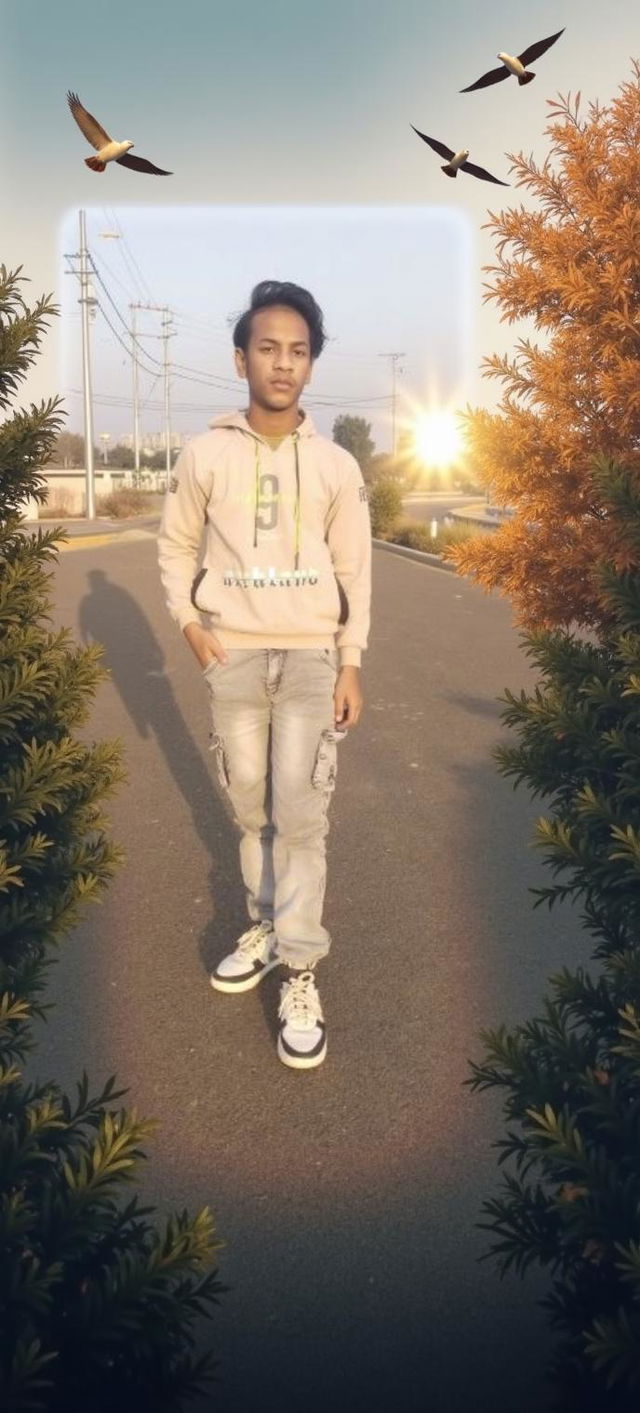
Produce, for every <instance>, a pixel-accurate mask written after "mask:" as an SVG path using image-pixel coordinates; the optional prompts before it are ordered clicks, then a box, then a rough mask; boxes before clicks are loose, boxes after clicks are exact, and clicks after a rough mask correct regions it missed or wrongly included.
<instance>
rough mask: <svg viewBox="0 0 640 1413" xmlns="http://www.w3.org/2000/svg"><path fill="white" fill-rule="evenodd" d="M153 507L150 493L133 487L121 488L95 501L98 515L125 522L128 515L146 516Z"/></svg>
mask: <svg viewBox="0 0 640 1413" xmlns="http://www.w3.org/2000/svg"><path fill="white" fill-rule="evenodd" d="M153 506H154V501H153V498H152V495H151V493H150V492H149V491H141V490H137V489H136V487H135V486H122V487H121V488H120V489H119V490H117V491H111V492H110V494H109V495H106V496H98V498H97V500H96V511H97V513H98V515H110V516H112V517H113V519H115V520H126V519H127V517H128V516H130V515H148V514H149V513H150V512H151V511H152V510H153Z"/></svg>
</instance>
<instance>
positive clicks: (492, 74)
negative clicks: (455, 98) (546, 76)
mask: <svg viewBox="0 0 640 1413" xmlns="http://www.w3.org/2000/svg"><path fill="white" fill-rule="evenodd" d="M561 34H564V29H559V30H558V33H557V34H552V35H550V36H549V38H548V39H538V40H537V41H536V43H535V44H530V45H529V48H528V49H523V51H522V53H521V54H518V55H513V54H504V53H502V52H501V53H500V54H498V58H499V59H502V63H501V65H500V68H499V69H490V70H489V72H488V73H487V74H483V75H482V78H479V79H476V81H475V83H470V84H469V87H468V88H461V89H460V92H461V93H473V90H474V89H475V88H488V87H489V85H490V84H492V83H501V82H502V80H503V79H506V78H509V76H510V75H511V74H513V75H514V77H515V78H517V80H518V83H519V84H520V85H523V84H525V83H531V81H532V79H534V78H535V74H532V73H531V72H527V67H526V66H527V64H533V62H534V60H535V59H539V58H540V55H541V54H546V52H547V49H550V48H551V45H552V44H555V42H556V39H559V38H560V35H561Z"/></svg>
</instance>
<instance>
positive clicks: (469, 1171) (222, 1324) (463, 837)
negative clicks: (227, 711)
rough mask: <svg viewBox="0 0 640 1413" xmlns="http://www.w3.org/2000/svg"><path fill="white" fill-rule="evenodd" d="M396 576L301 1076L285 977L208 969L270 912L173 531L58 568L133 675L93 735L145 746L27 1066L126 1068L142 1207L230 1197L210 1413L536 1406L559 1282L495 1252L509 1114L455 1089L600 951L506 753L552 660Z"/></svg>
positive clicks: (480, 601)
mask: <svg viewBox="0 0 640 1413" xmlns="http://www.w3.org/2000/svg"><path fill="white" fill-rule="evenodd" d="M373 586H374V593H373V610H372V623H373V629H372V634H371V640H370V647H369V650H368V651H367V653H366V654H365V657H364V665H363V689H364V696H365V710H364V712H363V716H362V719H361V722H360V725H359V726H358V727H357V728H356V729H355V730H354V731H353V732H352V735H351V736H350V738H349V739H348V740H347V741H346V742H345V743H344V744H343V746H342V747H341V748H340V761H339V771H338V781H337V788H336V793H335V796H334V799H333V802H332V806H331V831H330V834H329V839H328V864H329V871H328V886H327V895H326V906H325V915H324V916H325V921H326V923H327V926H328V927H329V929H330V931H331V933H332V936H333V950H332V953H331V955H330V957H329V958H327V960H326V961H325V962H324V963H322V965H321V967H320V968H319V971H318V981H319V986H320V990H321V995H322V999H323V1003H324V1007H325V1014H326V1018H327V1022H328V1027H329V1052H328V1057H327V1060H326V1062H325V1064H324V1065H323V1066H321V1067H320V1068H319V1069H318V1070H316V1071H313V1072H311V1073H308V1074H304V1073H297V1072H294V1071H290V1070H287V1069H286V1068H285V1067H284V1066H283V1065H282V1064H281V1063H280V1062H279V1061H278V1059H277V1057H276V1054H275V1015H276V1008H277V997H278V977H277V973H273V974H272V975H270V976H269V977H268V978H267V979H266V980H265V982H264V983H263V986H262V987H261V988H259V989H258V990H257V991H254V992H251V993H249V994H248V995H245V996H242V997H227V996H224V995H221V994H219V993H214V992H213V991H212V990H211V988H210V986H209V984H208V978H207V972H208V969H209V967H210V966H211V964H212V963H213V961H214V959H216V958H218V957H219V956H221V955H223V954H224V953H225V952H226V951H227V950H228V949H229V944H230V943H231V942H232V940H233V939H234V938H235V937H236V936H237V935H238V934H239V933H240V932H241V931H242V930H243V929H244V927H245V926H246V925H247V919H246V916H245V912H244V900H243V891H242V883H241V877H240V870H239V863H238V856H237V836H236V835H235V833H234V832H233V830H232V828H231V826H230V824H229V821H228V818H227V815H226V813H225V811H224V809H223V807H222V806H221V804H220V802H219V799H218V797H217V794H216V790H215V787H214V785H213V783H212V782H213V780H214V776H215V772H214V769H213V758H212V756H211V754H210V752H209V751H208V749H207V748H208V732H209V716H208V698H207V692H206V687H205V685H204V683H203V681H202V679H201V677H200V674H199V670H198V666H197V663H196V662H195V659H194V658H193V657H192V656H191V654H190V651H189V649H188V646H187V644H186V642H185V641H184V639H183V638H182V637H181V635H180V634H179V633H178V631H177V629H176V628H175V627H174V626H173V624H172V623H171V621H170V620H169V618H168V615H167V613H166V609H165V606H164V602H163V599H162V596H161V592H160V586H159V579H158V574H157V568H156V555H155V542H154V540H153V538H152V535H151V533H150V532H149V538H148V539H138V540H135V541H128V542H120V543H119V542H116V541H115V540H114V541H113V542H112V543H110V544H107V545H102V544H101V545H98V546H93V547H87V548H85V549H82V548H75V547H74V550H73V552H69V551H65V552H64V553H63V554H62V555H61V556H60V561H59V565H58V568H57V570H56V576H55V620H56V621H57V622H59V623H63V624H67V625H69V626H70V627H71V628H72V629H73V630H74V633H75V634H76V636H78V637H80V638H82V637H84V638H85V639H98V640H100V641H101V642H103V643H104V644H105V646H106V660H107V663H108V665H109V667H110V669H111V673H112V676H111V680H110V681H109V682H108V683H105V684H103V685H102V686H101V687H100V689H99V691H98V694H97V696H96V700H95V703H94V707H93V710H92V713H91V720H90V723H89V724H88V725H87V726H86V727H84V728H83V734H84V735H85V736H87V737H88V738H90V739H99V738H105V737H107V738H112V737H116V736H117V737H120V738H121V739H122V741H123V743H124V748H125V757H126V763H127V769H128V783H127V785H126V786H122V787H121V788H120V790H119V792H118V794H117V796H116V797H115V798H114V799H113V800H112V801H111V802H110V803H109V804H108V805H107V812H108V814H109V817H110V819H111V821H112V833H113V835H114V836H115V838H116V839H117V840H118V841H119V842H120V843H121V844H122V846H123V847H124V848H125V850H126V854H127V860H126V864H125V865H124V867H123V868H122V869H121V870H120V872H119V874H118V876H117V878H116V880H114V882H113V884H112V885H111V888H110V889H109V892H108V894H107V895H106V898H105V901H104V902H103V903H102V904H100V905H99V906H97V907H96V906H91V907H89V908H88V909H87V912H86V914H85V917H84V919H83V921H82V923H81V924H80V925H79V926H78V928H77V929H76V930H75V931H74V933H73V935H72V936H71V937H70V938H69V939H68V940H67V941H66V942H65V944H64V946H63V948H62V951H61V956H60V962H59V965H58V966H57V967H56V968H55V969H54V971H53V973H52V981H51V988H50V991H51V993H52V999H54V1000H55V1001H56V1003H57V1005H56V1009H55V1010H54V1011H53V1012H52V1014H51V1016H50V1019H49V1021H48V1023H47V1025H46V1027H43V1028H42V1029H41V1030H40V1031H39V1035H40V1048H39V1050H38V1052H37V1056H36V1059H35V1062H34V1064H33V1066H32V1069H33V1072H34V1073H36V1074H37V1075H39V1076H40V1077H41V1078H43V1079H45V1078H55V1079H57V1080H58V1081H59V1082H61V1083H62V1084H63V1085H64V1086H65V1087H67V1088H68V1089H72V1090H73V1089H74V1087H75V1080H76V1078H77V1077H79V1075H80V1073H81V1070H82V1068H83V1067H84V1066H86V1067H87V1069H88V1071H89V1074H90V1076H91V1079H92V1082H93V1085H94V1086H95V1087H97V1086H98V1085H99V1084H101V1083H102V1082H103V1081H104V1080H105V1079H106V1078H107V1076H108V1075H109V1074H111V1073H113V1072H114V1071H115V1072H116V1073H117V1075H118V1078H119V1080H120V1081H121V1082H122V1083H123V1084H125V1085H127V1086H128V1088H129V1099H130V1102H131V1103H132V1104H135V1105H136V1106H137V1108H138V1111H139V1112H141V1113H144V1114H147V1115H153V1116H155V1117H156V1118H158V1119H159V1120H160V1125H161V1126H160V1129H159V1131H158V1134H157V1136H156V1138H155V1140H154V1141H153V1143H152V1144H151V1145H150V1148H149V1153H150V1161H149V1164H148V1165H147V1167H146V1169H145V1172H144V1191H145V1195H148V1196H149V1197H150V1198H151V1199H152V1200H153V1201H155V1202H157V1203H158V1205H159V1208H160V1209H161V1210H162V1211H163V1212H164V1211H166V1210H167V1209H171V1210H173V1209H182V1208H183V1207H185V1206H187V1207H189V1209H191V1210H192V1211H195V1210H196V1209H197V1208H198V1207H200V1206H202V1205H204V1204H205V1203H207V1204H209V1205H210V1206H211V1207H212V1209H213V1211H214V1212H215V1215H216V1220H217V1225H218V1230H219V1233H220V1235H221V1237H222V1238H223V1240H224V1242H225V1249H224V1251H223V1252H222V1254H221V1258H220V1262H219V1265H220V1274H221V1278H222V1279H223V1280H224V1281H225V1282H226V1283H227V1284H228V1285H229V1286H230V1287H231V1289H230V1291H229V1292H228V1293H227V1294H225V1295H224V1296H222V1298H221V1304H220V1307H219V1309H218V1310H217V1311H216V1312H214V1316H213V1318H212V1321H211V1324H210V1326H209V1332H210V1336H211V1338H212V1342H213V1345H214V1347H215V1349H216V1351H217V1354H218V1357H219V1359H220V1361H221V1365H220V1382H219V1384H218V1386H217V1388H216V1389H215V1391H214V1392H213V1393H212V1394H211V1395H210V1396H208V1397H207V1398H206V1399H205V1400H203V1401H201V1402H200V1403H199V1404H198V1405H197V1409H198V1410H204V1409H205V1408H206V1409H212V1410H213V1409H216V1410H223V1413H244V1410H249V1409H253V1408H254V1407H256V1406H257V1405H258V1401H259V1402H260V1403H261V1404H262V1405H264V1404H265V1403H266V1404H267V1405H268V1406H269V1407H271V1406H278V1405H280V1404H281V1405H282V1406H283V1407H285V1408H286V1409H288V1410H290V1413H299V1411H300V1413H303V1410H304V1413H326V1409H327V1407H328V1408H330V1409H331V1410H332V1413H342V1410H347V1409H348V1410H350V1413H364V1410H367V1413H382V1410H385V1413H386V1410H393V1411H394V1413H418V1411H419V1413H423V1411H424V1410H430V1413H462V1410H468V1409H469V1410H473V1413H496V1410H500V1413H533V1410H535V1413H541V1410H543V1409H544V1408H545V1403H546V1401H545V1399H544V1397H543V1394H542V1375H541V1366H542V1363H543V1361H544V1359H545V1357H546V1353H547V1350H548V1336H547V1332H546V1327H545V1325H544V1321H543V1319H542V1317H541V1315H540V1313H539V1311H538V1309H537V1307H536V1303H535V1298H536V1294H537V1293H539V1290H540V1289H542V1288H543V1287H541V1286H540V1287H539V1286H538V1284H537V1280H536V1277H535V1276H533V1277H527V1282H526V1284H525V1285H524V1286H523V1285H522V1284H521V1283H520V1282H519V1280H518V1279H517V1278H515V1277H509V1278H507V1279H506V1280H505V1281H504V1282H500V1280H499V1278H498V1275H497V1272H496V1271H495V1269H494V1267H493V1265H492V1264H490V1263H488V1262H483V1263H482V1264H479V1263H478V1257H479V1255H480V1254H481V1253H482V1252H483V1251H484V1250H485V1249H486V1244H487V1238H486V1237H485V1235H484V1234H483V1233H481V1232H479V1231H478V1230H477V1229H476V1227H475V1225H474V1224H475V1223H476V1222H477V1220H478V1219H479V1217H480V1203H481V1201H482V1199H483V1198H486V1197H488V1196H491V1195H494V1194H495V1193H496V1191H497V1189H498V1172H497V1165H496V1155H495V1153H494V1152H493V1151H492V1148H491V1142H492V1140H493V1139H495V1138H496V1137H497V1136H499V1135H501V1134H502V1133H503V1132H504V1124H503V1121H502V1116H501V1110H500V1104H499V1101H498V1100H497V1098H496V1097H495V1096H482V1095H472V1094H471V1093H470V1092H469V1090H468V1089H463V1088H462V1081H463V1080H464V1078H465V1077H466V1076H467V1075H468V1073H469V1070H468V1059H469V1058H470V1057H472V1056H473V1057H476V1058H479V1057H480V1055H481V1053H482V1047H481V1045H480V1042H479V1039H478V1032H479V1030H480V1028H482V1027H489V1026H493V1025H496V1024H498V1023H499V1022H501V1021H505V1022H507V1023H508V1024H514V1023H515V1022H517V1021H519V1020H524V1019H526V1018H528V1017H530V1016H531V1015H532V1014H534V1013H535V1012H536V1010H537V1009H538V1007H539V1003H540V997H541V995H542V993H543V991H544V985H545V980H546V978H547V976H548V975H550V974H551V973H552V972H553V971H555V970H557V968H558V967H559V965H560V964H562V963H565V962H566V963H568V964H569V965H572V964H573V963H575V962H577V960H578V959H579V958H580V957H581V956H582V955H583V954H584V951H585V944H584V942H583V941H582V940H581V937H580V933H579V929H578V925H577V922H576V920H575V919H574V918H573V917H572V915H571V914H570V912H569V911H565V912H563V911H561V910H555V909H554V912H553V913H552V914H551V915H550V914H548V913H547V912H543V911H542V910H540V909H538V910H536V911H535V912H534V911H533V908H532V899H531V897H530V895H529V894H528V892H527V889H528V887H530V886H532V885H534V884H536V883H538V884H539V883H540V882H542V881H545V880H546V878H547V875H546V873H545V872H544V870H543V868H542V865H541V863H540V861H539V858H538V855H537V853H536V852H535V851H534V850H532V849H531V847H530V841H531V837H532V824H533V821H534V819H535V818H536V817H537V815H538V814H539V813H541V812H542V811H541V809H540V808H538V807H537V806H534V805H533V804H532V802H531V801H530V800H529V797H528V795H527V792H526V790H525V789H524V788H520V789H519V790H517V791H515V792H514V790H513V788H512V785H511V783H510V781H506V780H504V779H503V778H502V777H501V776H499V775H498V773H497V770H496V768H495V766H494V764H493V761H492V760H491V756H490V752H491V748H492V746H493V744H494V743H496V742H497V741H498V740H501V739H507V738H508V733H507V732H506V728H504V727H503V726H502V724H501V722H500V720H499V714H500V704H499V702H498V701H497V698H498V696H499V695H500V694H501V693H502V691H503V690H504V688H505V687H506V686H509V687H511V688H512V689H513V690H515V691H518V690H519V689H520V688H521V687H522V686H525V685H527V684H529V685H530V684H531V682H532V680H533V677H532V672H531V669H530V665H529V662H528V659H526V658H525V656H524V654H523V652H522V649H521V647H520V645H519V640H518V634H517V632H516V630H515V629H514V628H513V626H512V623H511V611H510V608H509V606H508V605H507V604H506V603H505V602H503V601H501V600H499V599H497V598H495V597H486V596H485V595H484V594H483V593H482V592H481V591H480V590H479V589H477V588H476V587H474V586H473V585H472V584H471V583H470V582H468V581H466V580H462V579H460V578H459V577H458V576H456V575H455V574H452V573H444V572H442V571H441V570H439V569H436V568H431V567H430V566H428V565H426V564H423V563H419V562H417V561H415V560H410V559H405V558H402V557H401V556H399V555H395V554H391V553H389V552H387V551H385V550H383V549H375V550H374V558H373ZM194 1406H195V1405H194Z"/></svg>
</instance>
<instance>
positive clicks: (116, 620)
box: [78, 569, 247, 971]
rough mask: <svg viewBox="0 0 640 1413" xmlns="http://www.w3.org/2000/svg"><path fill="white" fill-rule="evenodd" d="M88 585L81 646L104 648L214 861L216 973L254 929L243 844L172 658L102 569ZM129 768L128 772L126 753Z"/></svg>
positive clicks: (212, 956) (205, 941)
mask: <svg viewBox="0 0 640 1413" xmlns="http://www.w3.org/2000/svg"><path fill="white" fill-rule="evenodd" d="M88 579H89V584H90V591H89V593H88V594H86V595H85V596H84V598H83V599H82V600H81V602H80V604H79V607H78V629H79V633H80V636H81V639H82V641H83V642H84V643H88V642H91V641H95V642H98V643H101V644H102V645H103V647H104V649H105V652H104V657H103V659H102V662H103V665H104V666H105V667H107V668H108V669H109V671H110V673H111V680H112V682H113V685H114V687H115V688H116V690H117V691H118V693H119V694H120V697H121V700H122V702H123V705H124V707H125V709H126V711H127V712H128V715H129V716H130V718H131V720H132V722H133V724H134V726H135V728H136V730H137V732H138V734H139V735H140V736H141V737H142V738H143V739H145V740H146V739H148V737H149V736H150V735H153V736H155V739H156V741H157V744H158V747H159V749H160V750H161V751H162V754H163V756H164V758H165V760H166V763H167V765H168V767H169V770H170V772H171V775H172V777H173V780H174V781H175V784H176V785H177V787H178V789H179V790H180V792H181V794H182V796H183V798H184V800H185V801H186V803H187V805H188V807H189V810H190V813H191V817H192V820H193V827H194V829H195V831H196V833H197V835H198V836H199V838H200V839H201V841H202V843H203V845H204V847H205V849H206V850H207V853H208V855H209V856H210V857H211V870H210V879H209V882H210V896H211V900H212V903H213V908H214V919H215V920H212V919H210V921H209V922H208V924H207V925H206V927H205V929H204V930H203V933H202V935H201V938H200V944H199V951H200V957H201V960H202V963H203V965H204V967H205V968H206V970H207V971H210V970H211V968H212V966H213V965H214V963H215V961H217V960H219V957H220V956H221V955H223V951H224V939H225V938H227V939H229V938H231V937H233V936H235V935H236V933H237V932H239V931H241V930H242V927H246V926H247V922H246V915H245V910H244V891H243V884H242V878H241V875H240V867H239V858H238V845H237V839H236V836H235V834H234V832H233V831H232V830H230V828H229V817H228V815H227V814H226V813H225V808H224V805H223V804H222V802H221V801H220V799H219V798H218V795H217V793H216V790H215V788H214V784H213V778H212V771H211V769H210V766H209V762H208V759H206V758H205V757H203V755H202V754H201V752H200V750H199V749H198V746H197V745H196V743H195V741H194V740H193V737H192V736H191V734H190V732H189V730H188V729H187V725H186V723H185V720H184V717H183V715H182V712H181V711H180V708H179V706H178V703H177V702H176V698H175V695H174V691H173V687H172V683H171V680H170V678H169V677H168V676H167V674H166V672H165V658H164V653H163V651H162V648H161V647H160V645H159V643H158V641H157V639H156V637H155V635H154V633H153V630H152V628H151V626H150V624H149V621H148V619H147V618H146V616H145V614H144V613H143V612H142V610H141V608H140V605H139V604H138V603H137V602H136V600H135V598H133V597H132V595H131V594H129V593H128V592H127V590H126V589H123V588H121V587H120V586H119V585H118V584H115V583H113V582H112V580H110V579H109V578H108V577H107V575H106V573H105V572H104V570H102V569H91V570H89V573H88ZM208 754H209V753H208V752H207V756H208ZM124 764H125V767H127V765H128V762H127V752H126V750H125V753H124ZM129 764H130V763H129ZM189 847H190V840H189V838H188V837H185V852H186V851H187V850H188V849H189ZM221 948H222V950H221Z"/></svg>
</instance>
